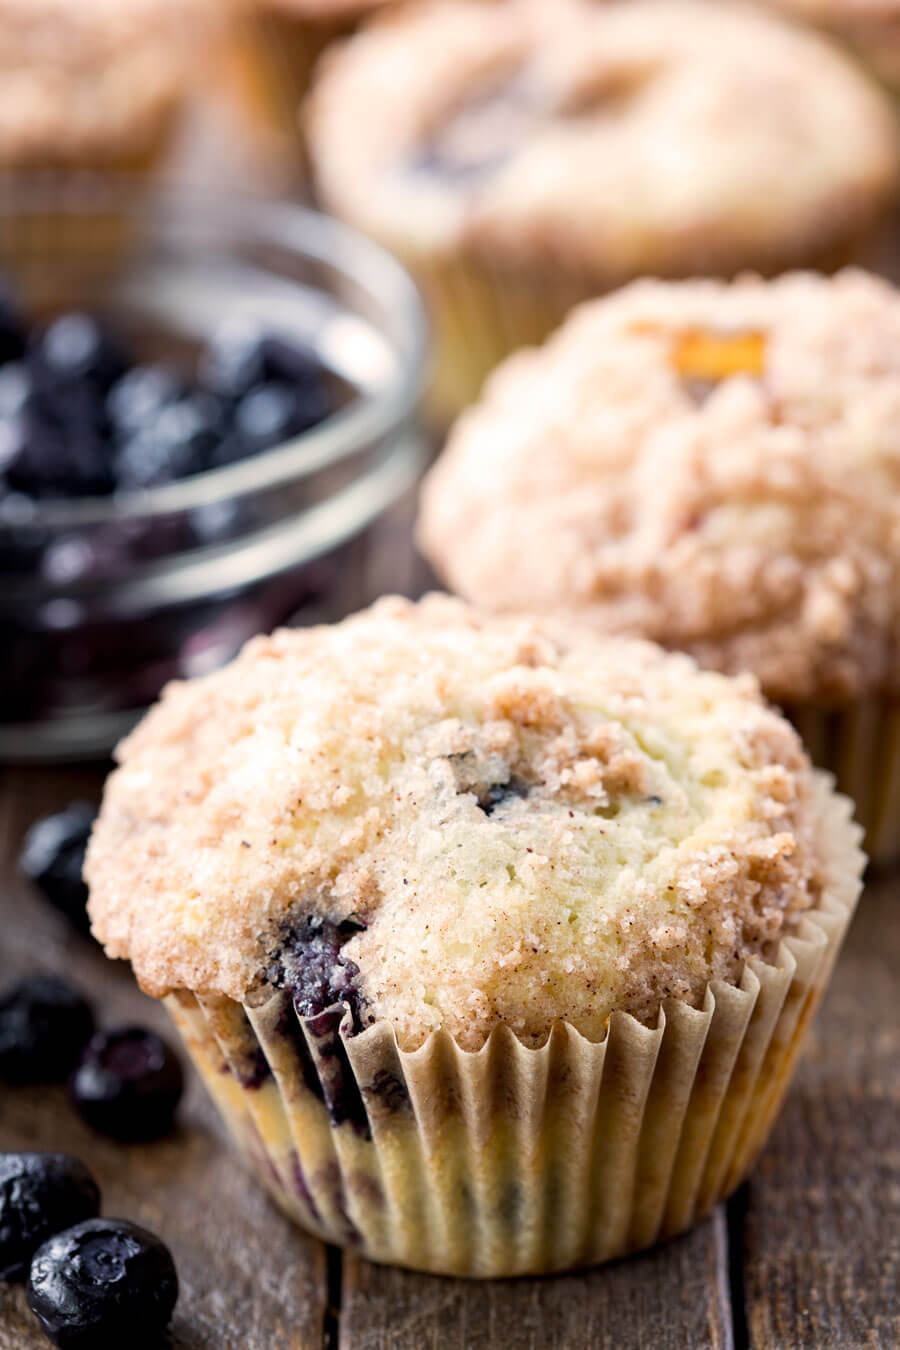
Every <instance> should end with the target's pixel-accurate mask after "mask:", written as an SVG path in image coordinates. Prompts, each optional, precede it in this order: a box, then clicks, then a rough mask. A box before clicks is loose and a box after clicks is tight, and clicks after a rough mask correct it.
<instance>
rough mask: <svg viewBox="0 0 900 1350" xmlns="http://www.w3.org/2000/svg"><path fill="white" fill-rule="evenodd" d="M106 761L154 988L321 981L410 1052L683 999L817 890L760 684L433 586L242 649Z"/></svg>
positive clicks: (811, 794)
mask: <svg viewBox="0 0 900 1350" xmlns="http://www.w3.org/2000/svg"><path fill="white" fill-rule="evenodd" d="M119 759H120V767H119V768H118V769H117V770H116V772H115V773H114V774H113V775H112V776H111V778H110V780H109V783H108V786H107V789H106V794H105V800H104V804H103V809H102V812H101V815H100V818H99V822H98V824H97V827H96V830H95V833H94V836H93V839H92V841H91V845H90V848H89V853H88V862H87V869H86V875H87V878H88V881H89V883H90V888H91V899H90V913H91V918H92V922H93V928H94V932H95V934H96V935H97V936H98V938H99V939H100V940H101V941H102V942H103V943H104V945H105V947H106V949H107V951H108V952H109V954H110V955H112V956H120V957H127V958H129V959H130V960H131V962H132V964H133V966H134V969H135V971H136V974H137V976H138V978H139V980H140V981H141V983H142V985H143V986H144V987H145V988H146V989H147V990H148V991H149V992H151V993H153V994H157V995H160V994H163V993H166V992H167V991H169V990H172V989H178V988H183V987H186V988H189V989H193V990H197V991H200V992H204V991H206V992H211V991H217V992H222V993H224V994H226V995H229V996H231V997H233V998H236V999H250V1000H253V999H255V998H262V997H265V994H266V988H267V983H266V982H267V980H268V979H270V978H274V977H273V976H272V972H273V971H275V973H276V976H277V977H278V980H279V981H284V980H286V981H287V982H288V984H290V985H291V987H297V988H300V989H301V990H302V993H303V997H304V999H305V1000H306V1002H307V1003H308V1004H309V1006H310V1007H311V1008H317V1007H320V1006H321V1005H322V1003H323V1001H325V1000H326V999H327V997H328V994H329V991H330V990H332V989H339V990H340V991H341V996H342V997H348V998H350V999H351V1000H352V1001H353V1002H354V1008H355V1011H357V1012H359V1013H360V1018H361V1021H362V1023H363V1024H365V1023H366V1022H369V1021H372V1020H373V1019H380V1018H388V1019H390V1020H391V1021H392V1022H393V1023H394V1025H395V1026H396V1029H397V1033H398V1037H399V1039H400V1042H401V1044H402V1045H404V1046H405V1047H408V1048H412V1047H414V1046H416V1045H418V1044H420V1043H421V1042H422V1041H423V1040H424V1039H425V1038H426V1037H427V1035H428V1034H429V1033H430V1032H431V1031H432V1030H433V1029H435V1028H438V1027H445V1028H447V1029H448V1030H449V1031H451V1032H452V1033H453V1034H454V1035H455V1036H456V1037H457V1039H458V1041H459V1042H460V1043H461V1044H462V1045H464V1046H467V1047H469V1048H475V1047H477V1046H478V1045H480V1044H481V1043H482V1042H483V1041H484V1039H485V1038H486V1036H487V1035H488V1034H489V1033H490V1030H491V1029H492V1027H494V1026H495V1025H497V1024H498V1023H499V1022H504V1023H507V1024H509V1025H510V1026H511V1027H512V1028H513V1029H514V1031H515V1032H516V1033H517V1034H518V1035H519V1036H520V1037H521V1038H522V1039H523V1041H525V1042H526V1043H529V1044H534V1043H539V1042H541V1041H542V1040H543V1039H544V1038H545V1037H546V1035H547V1033H548V1031H549V1028H550V1026H551V1024H552V1022H553V1021H554V1020H555V1019H557V1018H565V1019H568V1020H570V1021H571V1022H572V1023H573V1024H574V1025H575V1026H577V1027H579V1028H580V1029H581V1030H582V1031H583V1032H584V1033H585V1034H586V1035H588V1036H591V1037H595V1038H599V1037H601V1036H602V1035H603V1034H604V1031H605V1028H606V1023H607V1019H608V1016H609V1014H610V1012H611V1011H612V1010H614V1009H622V1010H626V1011H630V1012H632V1013H634V1014H635V1015H636V1016H638V1017H641V1018H647V1019H650V1018H652V1017H654V1016H655V1014H656V1011H657V1009H658V1007H659V1005H660V1002H661V1001H662V1000H664V999H665V998H667V997H673V998H679V999H686V1000H689V1001H692V1002H696V1001H697V1000H698V999H700V998H701V997H702V993H703V990H704V988H705V986H706V983H707V981H708V980H710V979H714V978H721V979H726V980H733V979H735V978H736V977H738V976H739V974H740V971H741V969H742V968H743V964H744V961H745V960H746V958H747V957H748V956H749V955H750V954H753V953H762V954H764V955H765V954H769V953H771V952H772V951H773V947H774V944H775V943H776V942H777V940H778V938H779V937H780V935H781V934H782V933H783V932H784V931H785V930H786V929H788V930H789V929H790V927H791V925H792V923H793V922H794V921H795V920H796V918H797V916H798V915H799V914H801V913H802V912H803V911H804V910H806V909H807V908H809V907H810V906H813V905H815V903H816V900H817V898H818V896H819V894H820V890H821V886H822V875H821V872H822V861H821V848H820V840H819V837H818V833H817V831H818V823H819V814H818V809H817V806H816V797H815V793H816V790H818V785H817V780H816V779H815V777H814V775H813V772H812V770H811V769H810V766H809V762H808V760H807V758H806V756H805V753H804V752H803V750H802V747H801V745H800V742H799V740H798V738H797V736H796V734H795V732H794V731H793V730H792V728H791V727H790V726H789V725H788V724H787V723H786V722H785V721H784V720H783V719H782V718H780V717H779V716H778V715H776V714H775V713H774V712H772V711H771V710H769V709H768V708H767V707H766V706H765V705H764V704H763V703H762V701H761V700H760V698H759V695H758V693H757V691H756V688H755V686H754V683H753V681H752V680H750V679H749V678H746V679H743V680H738V681H736V680H728V679H725V678H723V677H722V676H720V675H717V674H710V673H701V672H699V671H698V670H697V669H696V667H695V666H694V664H693V662H692V661H690V659H689V658H687V657H685V656H680V655H667V654H665V653H663V652H662V651H660V649H658V648H656V647H654V646H652V645H650V644H646V643H639V642H634V641H629V640H623V639H615V638H613V639H605V638H598V637H594V636H591V635H589V634H588V635H586V634H585V633H584V632H583V631H582V630H580V629H577V628H571V627H568V626H565V625H563V626H553V625H547V626H542V625H538V624H535V623H533V622H530V621H525V620H518V619H510V620H504V619H482V618H479V617H478V616H477V615H476V614H475V613H473V612H472V611H470V610H469V609H468V608H467V607H466V606H464V605H463V604H462V603H461V602H459V601H456V600H452V599H450V598H448V597H441V596H433V597H429V598H427V599H426V600H424V601H422V602H420V603H419V604H418V605H414V604H411V603H410V602H407V601H402V600H397V599H387V600H384V601H380V602H379V603H378V604H377V605H375V606H374V607H373V608H372V609H371V610H368V611H366V612H364V613H362V614H360V615H358V616H355V617H354V618H352V619H349V620H347V621H345V622H344V623H342V624H339V625H337V626H335V627H329V628H318V629H311V630H306V631H293V632H281V633H277V634H276V635H275V636H274V637H271V638H259V639H256V640H255V641H254V642H252V643H251V644H250V645H249V646H248V647H247V648H246V649H245V651H244V653H243V654H242V656H241V657H240V658H239V659H238V660H237V661H236V662H234V663H233V664H232V665H231V666H230V667H228V668H227V669H225V670H223V671H221V672H219V673H217V674H215V675H212V676H209V677H207V678H204V679H201V680H197V681H194V682H191V683H187V684H176V685H173V686H170V688H169V689H168V691H167V692H166V694H165V696H164V698H163V700H162V702H161V703H160V704H159V705H158V706H157V707H156V709H155V710H154V711H152V712H151V713H150V715H149V716H148V717H147V718H146V719H145V721H144V722H143V723H142V725H141V726H140V727H139V728H138V729H137V730H136V731H135V732H134V733H133V734H132V735H131V736H130V737H129V738H128V739H127V740H126V741H125V742H124V744H123V745H122V747H121V748H120V752H119ZM307 967H308V969H307ZM291 970H293V972H294V974H293V975H292V974H291ZM335 973H336V974H337V977H338V978H337V979H335Z"/></svg>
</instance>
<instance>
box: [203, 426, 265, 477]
mask: <svg viewBox="0 0 900 1350" xmlns="http://www.w3.org/2000/svg"><path fill="white" fill-rule="evenodd" d="M254 454H256V449H255V447H254V446H252V445H248V444H247V442H246V441H245V440H242V439H241V437H240V436H238V435H237V434H236V433H235V432H234V430H230V431H227V432H226V433H225V435H224V436H223V437H222V439H221V440H220V441H219V443H218V445H216V446H214V447H213V449H212V450H211V451H210V455H209V460H208V462H207V468H210V469H227V468H228V466H229V464H239V463H240V462H241V460H244V459H249V458H250V456H251V455H254Z"/></svg>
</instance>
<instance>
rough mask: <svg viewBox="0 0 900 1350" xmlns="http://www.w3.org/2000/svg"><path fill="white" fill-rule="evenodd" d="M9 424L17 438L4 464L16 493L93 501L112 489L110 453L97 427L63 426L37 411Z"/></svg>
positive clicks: (81, 424) (79, 424)
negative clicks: (86, 498) (80, 498)
mask: <svg viewBox="0 0 900 1350" xmlns="http://www.w3.org/2000/svg"><path fill="white" fill-rule="evenodd" d="M4 425H5V426H8V427H11V428H13V429H14V433H15V436H16V438H17V440H16V445H15V448H14V452H13V454H12V455H11V457H10V458H8V459H7V460H6V463H5V465H4V468H5V472H6V479H7V482H8V483H9V485H10V487H11V488H12V489H13V490H14V491H16V492H24V493H26V494H27V495H28V496H31V497H92V496H98V495H102V494H104V493H107V492H109V491H110V490H111V488H112V486H113V479H112V472H111V464H110V456H109V452H108V450H107V448H106V446H105V445H104V443H103V439H102V437H101V435H100V433H99V431H98V430H97V429H96V428H95V427H91V426H90V425H88V424H87V423H86V422H81V423H72V424H66V425H65V426H63V425H61V424H60V423H59V422H57V421H56V420H54V419H50V418H46V417H44V416H41V415H38V414H36V413H33V414H30V415H29V416H28V417H27V418H24V419H23V418H13V419H10V421H9V422H7V423H5V424H4Z"/></svg>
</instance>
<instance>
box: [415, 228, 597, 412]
mask: <svg viewBox="0 0 900 1350" xmlns="http://www.w3.org/2000/svg"><path fill="white" fill-rule="evenodd" d="M394 251H395V252H397V251H398V250H397V249H396V247H395V248H394ZM399 256H400V258H401V260H402V261H403V262H404V263H405V264H406V266H407V267H408V268H409V270H410V271H411V272H412V273H413V275H414V276H415V277H416V280H417V281H418V283H419V285H420V286H421V288H422V290H423V292H424V294H425V298H426V300H427V302H428V306H429V310H430V313H431V319H432V324H433V330H434V349H435V351H434V365H433V377H432V382H431V386H430V388H429V390H428V393H427V411H428V412H429V413H430V415H431V417H432V419H433V420H434V421H435V422H436V423H438V424H439V425H444V424H446V423H448V422H449V421H451V420H452V419H453V418H454V417H455V416H456V415H457V413H459V412H460V411H461V410H462V409H463V408H464V407H466V405H467V404H469V403H471V402H472V401H473V400H474V399H475V398H476V397H477V395H478V393H479V391H480V390H481V387H482V385H483V384H484V381H485V378H486V376H487V375H488V374H489V373H490V372H491V371H492V370H493V369H494V367H495V366H497V365H499V363H500V362H501V361H502V360H503V359H504V357H506V356H508V355H509V354H510V353H511V352H513V351H515V350H517V348H519V347H527V346H534V345H537V344H539V343H541V342H543V341H544V340H545V339H546V338H547V337H549V335H550V334H551V333H552V332H553V330H554V329H555V328H558V327H559V325H560V324H561V323H562V321H563V319H564V318H565V317H566V315H567V314H568V312H569V310H570V309H572V308H573V306H575V305H577V304H579V303H580V302H581V301H582V300H588V299H590V298H591V297H592V296H596V295H598V294H600V293H601V291H602V288H601V287H598V285H597V284H596V282H594V281H592V280H591V279H590V278H588V277H583V278H582V277H578V276H573V275H568V274H560V275H559V276H534V275H533V274H531V273H529V272H528V270H527V269H521V270H517V271H503V270H500V269H496V268H491V267H489V266H488V265H487V264H486V263H483V262H480V261H478V260H475V259H467V258H464V257H453V258H423V257H421V256H420V255H416V254H409V253H405V252H404V251H403V250H402V249H401V250H399Z"/></svg>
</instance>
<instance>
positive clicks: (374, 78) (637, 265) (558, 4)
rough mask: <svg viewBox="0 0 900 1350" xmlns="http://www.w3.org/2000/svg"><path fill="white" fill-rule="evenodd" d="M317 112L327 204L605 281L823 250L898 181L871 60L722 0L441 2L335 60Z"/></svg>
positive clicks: (829, 250) (720, 269) (373, 229)
mask: <svg viewBox="0 0 900 1350" xmlns="http://www.w3.org/2000/svg"><path fill="white" fill-rule="evenodd" d="M308 121H309V131H310V141H311V147H312V154H313V159H314V162H315V167H316V172H317V178H318V182H319V188H320V191H321V193H322V195H323V198H324V200H325V201H326V202H327V203H328V204H329V205H330V207H331V208H332V209H333V210H334V211H335V212H336V213H337V214H338V215H341V216H343V217H344V218H346V219H348V220H350V221H351V222H353V223H354V224H356V225H357V226H358V227H360V228H362V229H363V230H365V231H367V232H370V233H372V234H374V235H375V236H376V237H377V238H379V239H381V240H383V241H384V242H386V243H388V244H392V245H393V246H394V247H396V248H398V249H400V250H401V251H402V252H403V253H404V254H405V255H406V254H408V253H409V252H410V251H411V250H412V251H413V252H420V253H421V254H422V255H423V256H430V257H434V256H436V255H437V256H442V255H454V254H455V255H459V254H463V255H466V256H470V257H477V258H478V259H480V260H481V261H482V262H487V263H489V264H490V265H493V266H496V267H498V268H501V269H502V268H505V267H515V268H518V269H521V268H530V269H532V270H535V271H537V272H539V273H542V274H543V273H546V274H547V275H548V276H549V277H551V278H552V277H553V275H555V273H556V272H557V271H559V270H560V269H562V270H563V271H565V273H566V274H567V275H572V276H575V277H577V278H579V279H582V280H584V281H585V282H587V283H590V284H592V285H598V286H603V287H606V288H610V287H612V286H614V285H618V284H620V283H621V282H623V281H625V280H627V279H629V278H630V277H632V276H635V275H637V274H640V273H648V272H649V273H652V274H655V275H665V276H685V275H691V274H693V273H698V272H699V273H702V274H706V275H709V274H722V275H725V274H729V275H732V274H734V273H735V272H737V271H740V270H742V269H743V268H747V267H753V268H754V269H756V270H759V271H766V272H772V271H778V270H780V269H783V268H785V267H790V266H797V265H803V264H807V263H809V262H810V261H811V260H813V259H819V258H824V257H826V256H829V255H832V254H834V253H837V252H839V251H840V250H842V249H844V248H846V247H847V246H848V243H852V242H855V241H856V240H857V239H858V238H859V237H860V236H861V235H864V234H865V233H866V231H867V230H868V229H869V228H870V226H871V225H872V223H873V222H874V221H876V220H878V219H880V218H881V217H882V215H883V212H884V208H885V204H886V201H887V199H888V198H889V197H890V196H891V194H892V193H893V191H894V190H895V187H896V183H897V168H898V147H897V130H896V126H895V123H894V119H893V116H892V113H891V109H890V107H889V104H888V102H887V101H886V100H885V98H884V97H883V96H882V94H881V93H880V92H879V91H878V90H877V89H875V88H874V87H873V86H872V85H871V84H870V83H869V82H868V81H867V80H866V78H865V77H864V76H863V75H862V74H861V73H860V72H859V71H858V70H857V68H856V67H855V66H854V65H853V63H852V62H850V61H849V60H847V59H846V58H845V57H844V56H843V55H842V54H841V53H840V52H839V51H838V50H837V49H836V48H834V47H833V46H832V45H831V44H830V43H828V42H827V41H826V40H825V39H822V38H820V37H819V36H817V35H814V34H812V33H809V32H806V31H804V30H802V29H800V28H798V27H795V26H794V25H791V24H789V23H785V22H783V21H782V20H781V19H779V18H778V16H777V15H772V14H769V13H766V12H764V11H763V10H760V9H753V8H750V7H744V6H740V5H732V4H729V3H716V4H714V5H710V4H707V3H702V2H701V0H633V2H632V3H629V4H625V5H622V4H620V5H598V4H597V3H596V2H595V0H554V3H553V4H546V3H543V0H505V3H493V4H491V3H487V4H486V3H483V0H421V2H420V3H416V4H412V5H407V6H404V7H403V8H402V9H401V10H400V11H399V12H396V13H394V12H392V13H390V14H388V15H385V16H383V18H381V19H379V20H376V21H375V22H374V23H373V24H371V25H369V26H367V27H366V29H365V30H364V31H362V32H361V33H359V34H357V35H356V36H355V37H354V38H352V39H351V40H350V41H349V42H348V43H347V44H346V45H344V46H343V47H342V48H335V49H332V51H331V52H329V53H328V54H327V55H326V57H325V59H324V62H323V65H322V67H321V77H320V79H319V80H318V82H317V85H316V88H315V90H314V93H313V96H312V100H311V105H310V109H309V119H308Z"/></svg>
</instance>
